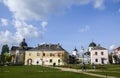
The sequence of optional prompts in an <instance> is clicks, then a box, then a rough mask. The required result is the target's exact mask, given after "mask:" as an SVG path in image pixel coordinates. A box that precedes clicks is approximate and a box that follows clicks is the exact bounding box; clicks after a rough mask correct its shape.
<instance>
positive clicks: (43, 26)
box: [41, 21, 48, 29]
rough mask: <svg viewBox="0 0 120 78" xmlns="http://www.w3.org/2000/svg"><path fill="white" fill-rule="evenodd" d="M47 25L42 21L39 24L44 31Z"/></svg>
mask: <svg viewBox="0 0 120 78" xmlns="http://www.w3.org/2000/svg"><path fill="white" fill-rule="evenodd" d="M47 25H48V22H46V21H43V22H42V23H41V26H42V28H43V29H46V26H47Z"/></svg>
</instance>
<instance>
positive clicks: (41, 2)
mask: <svg viewBox="0 0 120 78" xmlns="http://www.w3.org/2000/svg"><path fill="white" fill-rule="evenodd" d="M0 1H2V2H3V3H4V4H5V5H6V6H7V7H8V9H9V10H10V11H11V12H12V13H13V19H12V20H14V21H13V26H14V27H15V30H16V32H14V33H13V32H11V31H8V30H7V31H1V32H0V35H4V34H5V35H6V34H8V35H7V37H6V36H5V35H4V36H1V37H0V39H1V40H0V43H2V41H3V43H4V42H8V40H11V41H12V40H13V41H16V42H19V41H21V39H22V38H23V37H28V38H36V37H39V36H41V35H42V32H41V31H40V30H39V29H38V28H37V27H36V26H34V25H32V24H28V23H26V21H29V20H35V21H36V20H37V21H40V22H41V21H43V22H41V26H42V27H43V28H46V26H47V24H48V23H47V21H44V20H46V19H47V18H48V17H49V16H51V15H53V14H61V13H64V11H66V9H70V8H71V7H72V6H73V5H77V6H79V5H86V4H89V3H93V2H94V7H95V8H99V7H101V6H103V5H104V0H0ZM4 25H7V22H5V21H4ZM89 29H90V28H89V26H86V27H85V28H83V29H81V30H80V32H87V31H88V30H89ZM2 38H3V39H5V40H3V39H2Z"/></svg>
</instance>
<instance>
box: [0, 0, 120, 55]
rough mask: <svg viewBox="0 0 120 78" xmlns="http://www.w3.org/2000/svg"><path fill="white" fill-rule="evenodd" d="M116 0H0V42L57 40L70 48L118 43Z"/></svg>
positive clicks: (119, 4) (119, 29)
mask: <svg viewBox="0 0 120 78" xmlns="http://www.w3.org/2000/svg"><path fill="white" fill-rule="evenodd" d="M119 34H120V0H66V1H64V0H51V1H50V0H33V1H32V0H0V46H2V45H3V44H6V43H7V44H9V46H11V45H19V43H20V42H21V40H22V39H23V38H26V42H27V43H28V45H29V46H33V47H34V46H37V44H41V43H51V44H52V43H53V44H56V43H60V44H61V45H62V46H63V48H64V49H66V50H67V51H69V52H70V53H71V51H72V50H73V49H74V48H75V47H76V48H77V49H78V51H80V48H81V46H84V47H85V49H87V48H88V45H89V44H90V42H92V41H94V42H95V43H97V44H101V45H102V46H103V47H106V48H107V49H110V50H111V49H113V48H115V47H118V46H119V45H120V39H119V38H120V35H119Z"/></svg>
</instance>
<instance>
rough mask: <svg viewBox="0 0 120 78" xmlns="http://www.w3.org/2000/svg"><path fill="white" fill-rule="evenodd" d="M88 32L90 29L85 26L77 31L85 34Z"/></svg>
mask: <svg viewBox="0 0 120 78" xmlns="http://www.w3.org/2000/svg"><path fill="white" fill-rule="evenodd" d="M89 30H90V27H89V26H87V25H86V26H85V27H84V28H81V29H80V30H79V31H80V32H87V31H89Z"/></svg>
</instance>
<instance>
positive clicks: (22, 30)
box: [13, 20, 42, 40]
mask: <svg viewBox="0 0 120 78" xmlns="http://www.w3.org/2000/svg"><path fill="white" fill-rule="evenodd" d="M13 24H14V26H15V28H16V33H15V38H16V40H21V39H23V38H24V37H25V38H26V37H27V38H37V37H39V36H42V32H41V31H40V30H39V29H37V28H36V27H35V26H33V25H30V24H27V23H25V22H23V21H19V20H15V21H14V22H13Z"/></svg>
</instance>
